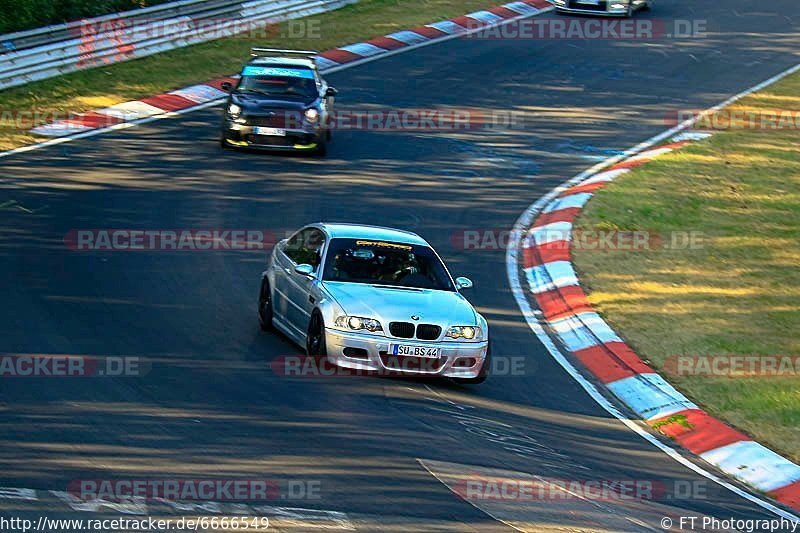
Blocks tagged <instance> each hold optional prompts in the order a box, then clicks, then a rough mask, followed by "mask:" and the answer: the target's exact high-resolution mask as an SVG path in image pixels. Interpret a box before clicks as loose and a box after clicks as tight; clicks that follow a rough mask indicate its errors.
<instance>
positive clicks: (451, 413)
mask: <svg viewBox="0 0 800 533" xmlns="http://www.w3.org/2000/svg"><path fill="white" fill-rule="evenodd" d="M384 395H385V396H386V398H387V399H388V401H389V402H390V403H391V404H393V405H394V406H395V407H397V411H398V413H401V414H403V415H404V416H408V417H411V418H413V419H414V420H416V421H417V422H419V423H422V424H426V425H428V426H430V427H435V428H436V431H437V433H438V434H439V435H441V436H442V437H444V438H447V439H449V440H451V441H454V442H455V443H456V444H455V445H454V447H453V448H452V449H451V453H457V449H458V448H457V447H465V448H468V449H473V448H475V447H476V446H477V447H480V448H481V449H489V448H491V449H492V450H493V451H494V452H496V453H495V454H487V457H494V458H495V459H494V462H499V464H507V463H508V462H509V461H512V460H513V461H519V463H520V464H526V465H529V464H535V465H536V468H537V469H539V470H541V471H543V472H547V473H549V474H550V475H559V476H562V477H574V476H575V472H576V471H584V472H588V471H589V468H588V467H586V466H583V465H582V464H580V462H579V461H577V460H575V459H573V458H571V457H569V456H567V455H565V454H563V453H560V452H559V451H557V450H555V449H554V448H552V447H550V446H548V445H547V444H545V443H544V442H542V441H541V439H537V438H535V437H534V436H533V435H532V434H531V433H530V432H529V431H528V430H526V429H524V427H523V428H522V429H518V428H517V427H515V426H514V425H512V424H510V423H507V422H504V421H501V420H498V419H497V417H496V416H495V415H494V414H493V413H491V412H488V411H487V410H486V409H483V408H481V407H480V406H476V405H471V404H469V403H466V402H464V401H460V400H458V399H456V400H454V399H452V398H449V397H448V396H447V395H446V394H444V393H442V392H439V391H437V390H434V389H433V388H431V387H430V386H428V385H424V384H415V385H412V386H404V387H387V388H385V389H384ZM511 421H512V420H511V419H509V422H511ZM497 453H500V454H502V453H505V454H506V456H505V458H500V459H497V458H496V456H497V455H496V454H497ZM487 460H488V459H487Z"/></svg>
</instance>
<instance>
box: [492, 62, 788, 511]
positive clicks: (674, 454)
mask: <svg viewBox="0 0 800 533" xmlns="http://www.w3.org/2000/svg"><path fill="white" fill-rule="evenodd" d="M798 71H800V64H797V65H795V66H793V67H791V68H789V69H786V70H784V71H783V72H780V73H779V74H776V75H775V76H773V77H771V78H769V79H768V80H766V81H763V82H761V83H759V84H758V85H754V86H753V87H750V88H749V89H746V90H744V91H742V92H740V93H738V94H736V95H734V96H731V97H730V98H728V99H727V100H725V101H724V102H722V103H720V104H717V105H715V106H714V107H711V108H709V109H708V110H707V111H706V112H705V114H709V113H715V112H717V111H719V110H720V109H722V108H724V107H727V106H729V105H731V104H733V103H735V102H737V101H738V100H741V99H742V98H744V97H746V96H749V95H751V94H753V93H755V92H758V91H760V90H762V89H764V88H765V87H768V86H770V85H772V84H774V83H776V82H778V81H780V80H782V79H783V78H785V77H787V76H790V75H792V74H794V73H795V72H798ZM702 116H703V114H701V115H700V116H697V117H693V118H690V119H687V120H685V121H683V122H681V123H680V124H678V125H677V126H675V127H673V128H670V129H668V130H666V131H664V132H662V133H659V134H658V135H655V136H653V137H651V138H650V139H648V140H646V141H644V142H641V143H639V144H637V145H636V146H634V147H632V148H630V149H628V150H626V151H625V152H623V153H622V154H619V155H616V156H614V157H610V158H608V159H606V160H605V161H603V162H601V163H598V164H596V165H594V166H593V167H591V168H589V169H587V170H584V171H583V172H581V173H580V174H578V175H577V176H575V177H573V178H571V179H569V180H567V181H565V182H564V183H562V184H561V185H559V186H558V187H556V188H555V189H553V190H552V191H550V192H549V193H547V194H546V195H545V196H543V197H541V198H540V199H539V200H537V201H536V202H534V203H533V204H531V205H530V206H529V207H528V209H526V210H525V211H524V212H523V213H522V215H520V217H519V218H518V219H517V221H516V222H515V224H514V227H513V228H512V231H511V232H510V237H509V246H508V249H507V251H506V275H507V276H508V282H509V284H510V286H511V291H512V293H513V294H514V299H515V300H516V301H517V305H518V306H519V309H520V311H521V312H522V315H523V317H524V318H525V321H526V322H527V323H528V326H529V327H530V328H531V330H532V331H533V333H534V334H535V335H536V337H538V339H539V340H540V341H541V343H542V344H543V345H544V347H545V348H546V349H547V351H548V352H549V353H550V355H551V356H552V357H553V359H555V361H556V362H557V363H558V364H559V365H561V367H562V368H563V369H564V370H565V371H566V372H567V374H569V376H570V377H572V379H574V380H575V381H576V382H577V383H578V384H579V385H580V386H581V387H582V388H583V389H584V390H585V391H586V393H587V394H588V395H589V396H590V397H591V398H592V399H593V400H594V401H595V402H596V403H597V404H598V405H599V406H600V407H602V408H603V409H604V410H605V411H606V412H608V413H609V414H611V415H612V416H614V417H615V418H617V419H618V420H619V421H620V422H622V423H623V424H625V426H627V427H628V428H629V429H630V430H631V431H633V432H635V433H636V434H638V435H639V436H640V437H642V438H643V439H645V440H646V441H648V442H649V443H650V444H652V445H653V446H655V447H656V448H658V449H659V450H661V451H662V452H664V453H665V454H666V455H668V456H669V457H671V458H672V459H674V460H675V461H677V462H678V463H680V464H682V465H683V466H685V467H686V468H688V469H690V470H692V471H694V472H695V473H697V474H699V475H701V476H703V477H704V478H706V479H709V480H711V481H713V482H714V483H717V484H718V485H720V486H722V487H724V488H726V489H728V490H730V491H731V492H733V493H734V494H736V495H737V496H741V497H742V498H744V499H746V500H748V501H750V502H752V503H754V504H756V505H758V506H759V507H761V508H762V509H765V510H766V511H769V512H771V513H774V514H776V515H778V516H780V517H782V518H786V519H787V520H795V521H798V520H800V517H798V516H797V515H795V514H793V513H791V512H789V511H786V510H784V509H782V508H780V507H778V506H777V505H775V504H773V503H771V502H769V501H767V500H765V499H762V498H760V497H758V496H755V495H753V494H751V493H749V492H747V491H745V490H742V489H740V488H739V487H737V486H735V485H733V484H731V483H730V482H728V481H726V480H724V479H722V478H720V477H719V476H717V475H716V474H714V473H712V472H709V471H708V470H705V469H704V468H702V467H700V466H698V465H696V464H695V463H693V462H692V461H690V460H689V459H687V458H686V457H683V456H682V455H681V454H680V453H678V451H676V450H675V449H674V448H672V447H670V446H668V445H667V444H665V443H664V442H662V441H661V440H660V439H659V438H658V437H656V436H655V435H653V434H652V433H650V432H649V431H647V430H646V429H644V428H643V427H642V426H640V425H639V424H638V423H637V422H636V421H634V420H631V419H629V418H628V417H627V416H625V415H624V414H622V412H621V411H620V410H619V409H618V408H617V406H615V405H614V404H612V403H611V401H609V400H608V398H606V397H605V396H604V395H603V394H601V393H600V391H599V390H598V389H597V387H595V385H594V384H593V383H591V382H590V381H589V380H587V379H586V378H585V377H584V376H583V375H582V374H581V373H580V372H579V371H578V369H577V368H575V366H573V365H572V363H570V362H569V360H568V359H567V358H566V357H565V356H564V354H562V353H561V351H560V350H559V349H558V347H557V346H556V345H555V343H553V340H552V339H551V338H550V336H549V335H548V334H547V332H546V331H545V330H544V328H543V327H542V326H541V324H539V322H538V320H537V319H536V314H535V312H534V311H533V309H532V308H531V306H530V304H529V303H528V299H527V298H526V296H525V294H526V293H525V290H524V289H523V288H522V286H521V284H520V275H521V268H519V252H520V250H521V247H520V236H521V235H525V231H526V230H527V229H528V228H529V227H530V226H531V224H532V223H533V220H534V219H535V218H536V216H537V215H538V214H539V213H540V212H541V211H542V209H543V208H544V206H545V205H547V204H548V203H549V202H550V201H552V200H553V199H554V198H556V197H557V196H558V195H559V194H561V193H562V192H564V191H565V190H567V189H569V188H570V187H572V186H573V185H576V184H577V183H580V182H582V181H583V180H585V179H586V178H588V177H590V176H592V175H593V174H596V173H598V172H600V171H601V170H603V169H605V168H607V167H609V166H611V165H614V164H616V163H619V162H621V161H624V160H625V159H627V158H629V157H631V156H632V155H635V154H638V153H640V152H643V151H645V150H648V149H650V148H652V147H653V146H655V145H656V144H659V143H661V142H663V141H665V140H667V139H669V138H670V137H672V136H675V135H677V134H679V133H681V132H683V131H684V130H686V129H688V128H690V127H692V126H693V125H694V124H696V123H697V122H698V121H699V120H700V119H701V118H702Z"/></svg>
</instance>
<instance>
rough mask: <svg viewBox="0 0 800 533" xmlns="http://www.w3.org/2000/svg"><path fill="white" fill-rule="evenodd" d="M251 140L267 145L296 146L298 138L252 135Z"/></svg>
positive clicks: (254, 142)
mask: <svg viewBox="0 0 800 533" xmlns="http://www.w3.org/2000/svg"><path fill="white" fill-rule="evenodd" d="M249 137H250V138H249V141H250V142H251V143H253V144H263V145H266V146H294V145H295V142H296V141H297V139H296V138H293V137H289V136H285V137H281V136H280V135H250V136H249Z"/></svg>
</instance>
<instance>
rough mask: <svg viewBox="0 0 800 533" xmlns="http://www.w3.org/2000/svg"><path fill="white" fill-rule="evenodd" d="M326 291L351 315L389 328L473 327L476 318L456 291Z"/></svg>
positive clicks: (337, 287)
mask: <svg viewBox="0 0 800 533" xmlns="http://www.w3.org/2000/svg"><path fill="white" fill-rule="evenodd" d="M323 285H324V287H325V289H326V290H327V291H328V293H329V294H330V295H331V296H332V297H333V299H334V300H335V301H336V302H337V303H338V304H339V305H340V306H341V307H342V309H343V310H344V312H345V313H347V314H348V315H350V316H360V317H364V318H374V319H376V320H379V321H380V322H381V324H383V326H384V328H385V327H387V324H388V323H389V322H411V321H412V318H411V316H412V315H414V316H418V317H419V320H413V321H414V322H417V323H419V324H437V325H439V326H442V327H443V328H446V327H448V326H472V325H476V324H477V317H476V315H475V310H474V309H473V308H472V305H471V304H470V303H469V302H468V301H467V299H466V298H464V297H463V296H461V294H459V293H457V292H453V291H435V290H429V289H403V288H395V287H385V286H380V285H377V286H376V285H370V284H367V283H349V282H340V281H326V282H323Z"/></svg>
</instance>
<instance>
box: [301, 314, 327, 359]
mask: <svg viewBox="0 0 800 533" xmlns="http://www.w3.org/2000/svg"><path fill="white" fill-rule="evenodd" d="M306 353H307V354H308V355H310V356H324V357H327V355H328V349H327V347H326V346H325V321H324V320H323V319H322V314H321V313H320V312H319V311H314V312H313V313H312V314H311V320H310V321H309V322H308V334H307V335H306Z"/></svg>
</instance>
